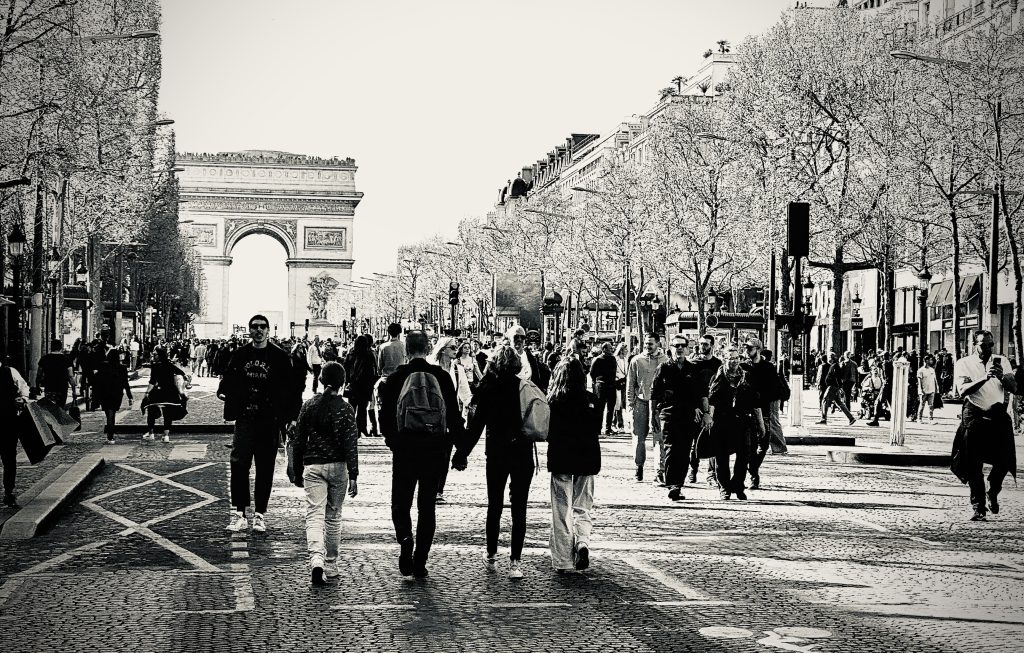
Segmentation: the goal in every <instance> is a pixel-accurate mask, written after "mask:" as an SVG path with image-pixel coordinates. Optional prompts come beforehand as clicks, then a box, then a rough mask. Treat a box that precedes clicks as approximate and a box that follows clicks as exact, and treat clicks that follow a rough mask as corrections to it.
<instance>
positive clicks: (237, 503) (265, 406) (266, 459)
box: [217, 315, 295, 532]
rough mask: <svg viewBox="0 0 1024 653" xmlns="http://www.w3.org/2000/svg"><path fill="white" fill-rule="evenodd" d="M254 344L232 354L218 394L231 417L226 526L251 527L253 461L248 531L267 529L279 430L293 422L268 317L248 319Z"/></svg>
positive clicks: (281, 354)
mask: <svg viewBox="0 0 1024 653" xmlns="http://www.w3.org/2000/svg"><path fill="white" fill-rule="evenodd" d="M249 337H250V338H252V342H250V343H249V344H247V345H244V346H242V347H239V348H238V350H237V351H235V353H234V354H233V355H232V356H231V361H230V362H229V363H228V365H227V369H226V370H225V372H224V378H223V379H222V380H221V384H220V387H219V388H218V389H217V396H218V397H219V398H220V399H222V400H223V401H224V419H225V420H229V421H230V420H234V421H235V435H234V439H233V441H232V445H231V505H232V506H233V507H234V509H235V511H236V512H234V513H233V514H232V516H231V521H230V523H229V524H228V527H227V528H228V530H229V531H234V532H239V531H244V530H246V529H247V528H248V527H249V522H248V521H247V520H246V517H245V509H246V508H248V507H249V500H250V499H249V470H250V469H252V464H253V461H254V460H255V462H256V484H255V499H256V501H255V506H254V508H255V514H254V515H253V520H252V529H253V530H254V531H257V532H265V531H266V530H267V522H266V517H265V514H266V511H267V504H268V503H269V502H270V490H271V488H272V487H273V483H274V463H275V461H276V459H277V445H278V439H279V437H280V433H281V428H282V427H286V428H288V429H291V427H292V426H294V425H295V422H294V421H290V420H289V417H288V414H289V413H288V405H289V404H288V399H289V388H290V386H291V378H292V376H291V374H292V369H291V368H292V364H291V359H290V357H289V356H288V354H287V353H286V352H285V351H284V350H283V349H281V348H279V347H278V346H277V345H274V344H272V343H270V320H268V319H267V318H266V317H265V316H263V315H254V316H252V318H251V319H250V320H249Z"/></svg>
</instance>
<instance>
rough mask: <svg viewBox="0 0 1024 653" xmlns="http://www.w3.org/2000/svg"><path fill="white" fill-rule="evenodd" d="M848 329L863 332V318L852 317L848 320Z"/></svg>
mask: <svg viewBox="0 0 1024 653" xmlns="http://www.w3.org/2000/svg"><path fill="white" fill-rule="evenodd" d="M850 329H852V330H853V331H863V330H864V318H862V317H852V318H850Z"/></svg>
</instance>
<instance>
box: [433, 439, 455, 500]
mask: <svg viewBox="0 0 1024 653" xmlns="http://www.w3.org/2000/svg"><path fill="white" fill-rule="evenodd" d="M454 450H455V445H454V444H449V445H448V446H447V447H445V448H444V451H442V452H441V455H442V457H443V460H441V471H440V472H439V473H438V477H437V493H438V494H444V486H445V484H446V483H447V482H448V470H450V469H451V466H452V452H453V451H454Z"/></svg>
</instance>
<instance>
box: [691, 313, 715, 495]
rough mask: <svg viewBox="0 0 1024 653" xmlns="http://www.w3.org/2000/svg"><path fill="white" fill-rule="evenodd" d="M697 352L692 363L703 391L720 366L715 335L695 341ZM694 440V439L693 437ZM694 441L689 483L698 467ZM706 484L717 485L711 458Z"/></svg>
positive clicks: (698, 462)
mask: <svg viewBox="0 0 1024 653" xmlns="http://www.w3.org/2000/svg"><path fill="white" fill-rule="evenodd" d="M697 346H698V350H697V354H696V356H695V357H694V360H693V362H694V364H695V365H696V366H697V370H698V374H699V379H700V387H701V388H702V389H703V391H704V392H705V393H707V392H708V389H709V388H710V387H711V379H712V377H714V376H715V372H717V371H718V368H720V367H721V366H722V359H720V358H718V357H717V356H715V336H713V335H711V334H710V333H705V334H704V335H702V336H701V337H700V339H699V340H698V341H697ZM695 440H696V439H695ZM696 444H697V443H696V441H695V442H694V447H692V448H691V449H690V475H689V480H690V482H691V483H696V482H697V470H698V469H699V468H700V458H698V457H697V449H696ZM708 485H711V486H716V485H718V480H717V479H716V478H715V459H714V458H711V459H710V460H709V461H708Z"/></svg>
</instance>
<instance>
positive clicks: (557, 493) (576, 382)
mask: <svg viewBox="0 0 1024 653" xmlns="http://www.w3.org/2000/svg"><path fill="white" fill-rule="evenodd" d="M548 405H549V406H550V408H551V422H550V426H549V428H548V471H549V472H551V538H550V540H549V546H550V549H551V566H552V567H553V568H554V569H555V570H556V571H559V572H562V571H567V570H570V569H577V570H580V571H582V570H584V569H586V568H587V567H588V566H590V529H591V523H592V521H591V518H590V511H591V509H592V508H593V506H594V477H595V476H596V475H597V474H598V473H599V472H600V471H601V444H600V441H599V438H600V433H601V403H600V401H599V400H598V397H597V395H595V394H593V393H592V392H588V391H587V373H586V371H585V370H584V369H583V364H582V363H581V362H580V361H578V360H575V359H566V360H563V361H562V362H561V363H560V364H559V365H558V366H557V367H556V368H555V371H554V372H553V373H552V376H551V386H550V387H549V388H548Z"/></svg>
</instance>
